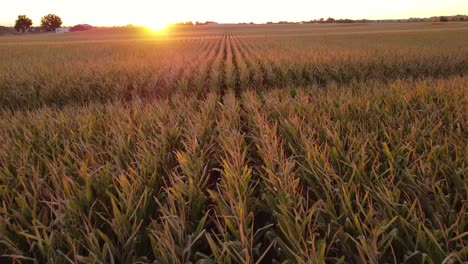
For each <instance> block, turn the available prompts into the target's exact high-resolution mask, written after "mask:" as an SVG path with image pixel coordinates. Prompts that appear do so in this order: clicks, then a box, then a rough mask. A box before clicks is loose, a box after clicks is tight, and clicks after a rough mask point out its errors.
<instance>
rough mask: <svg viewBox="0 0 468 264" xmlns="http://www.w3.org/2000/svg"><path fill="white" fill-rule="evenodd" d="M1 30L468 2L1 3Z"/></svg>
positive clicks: (291, 16) (398, 13) (358, 14)
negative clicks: (21, 19)
mask: <svg viewBox="0 0 468 264" xmlns="http://www.w3.org/2000/svg"><path fill="white" fill-rule="evenodd" d="M2 2H3V3H0V25H4V26H12V25H14V22H15V20H16V18H17V16H18V15H22V14H25V15H27V16H29V17H30V18H31V19H32V20H33V23H34V25H35V26H38V25H39V24H40V19H41V17H42V16H44V15H46V14H49V13H53V14H57V15H59V16H60V17H61V18H62V21H63V23H64V24H63V25H64V26H73V25H75V24H81V23H87V24H91V25H93V26H119V25H127V24H134V25H143V26H159V25H162V24H168V23H173V22H179V21H207V20H209V21H216V22H220V23H238V22H256V23H265V22H268V21H273V22H276V21H282V20H286V21H303V20H312V19H318V18H322V17H323V18H328V17H333V18H351V19H361V18H367V19H392V18H410V17H430V16H442V15H456V14H468V0H351V1H349V0H287V1H285V0H282V1H278V0H165V1H164V0H163V1H161V0H80V1H77V0H22V1H18V0H13V1H12V0H8V1H7V0H2Z"/></svg>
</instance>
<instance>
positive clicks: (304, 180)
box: [0, 23, 468, 263]
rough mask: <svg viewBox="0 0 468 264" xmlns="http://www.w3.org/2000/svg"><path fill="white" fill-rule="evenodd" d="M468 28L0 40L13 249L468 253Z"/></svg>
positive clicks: (5, 239) (230, 254)
mask: <svg viewBox="0 0 468 264" xmlns="http://www.w3.org/2000/svg"><path fill="white" fill-rule="evenodd" d="M467 74H468V27H466V25H465V23H457V24H450V23H448V24H444V25H443V26H442V25H439V24H437V23H436V24H430V23H419V24H402V25H400V24H395V25H391V24H384V25H372V24H369V25H352V26H350V25H339V26H338V25H286V26H285V25H263V26H228V25H224V26H223V25H219V26H206V27H205V28H203V27H202V28H200V29H198V28H197V29H192V28H190V29H183V28H181V29H177V28H174V29H171V30H169V32H168V33H167V34H166V35H151V34H150V33H148V32H141V31H138V30H123V29H122V30H120V31H118V30H114V31H111V30H105V29H100V30H95V31H92V32H84V33H72V34H64V35H60V36H58V35H38V36H15V37H2V38H0V138H1V143H0V261H4V262H13V263H463V262H465V261H468V232H467V230H468V213H467V207H468V200H467V199H468V198H467V197H468V181H467V174H468V166H467V163H468V155H467V153H468V144H467V141H468V131H467V125H468V116H467V113H468V102H467V91H468V75H467Z"/></svg>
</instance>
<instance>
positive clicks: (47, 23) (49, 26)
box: [41, 14, 62, 31]
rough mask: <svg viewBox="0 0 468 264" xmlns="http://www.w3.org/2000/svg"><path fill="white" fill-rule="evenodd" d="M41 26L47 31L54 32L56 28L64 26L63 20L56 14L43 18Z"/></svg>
mask: <svg viewBox="0 0 468 264" xmlns="http://www.w3.org/2000/svg"><path fill="white" fill-rule="evenodd" d="M41 25H42V27H43V28H45V29H46V30H47V31H54V30H55V29H56V28H59V27H60V26H62V19H61V18H60V17H59V16H57V15H54V14H48V15H47V16H44V17H42V18H41Z"/></svg>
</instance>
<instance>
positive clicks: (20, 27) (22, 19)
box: [15, 15, 33, 33]
mask: <svg viewBox="0 0 468 264" xmlns="http://www.w3.org/2000/svg"><path fill="white" fill-rule="evenodd" d="M32 24H33V23H32V20H31V19H30V18H29V17H27V16H26V15H19V16H18V19H16V22H15V30H16V31H18V32H20V31H21V32H23V33H24V32H26V31H27V30H29V29H30V28H31V26H32Z"/></svg>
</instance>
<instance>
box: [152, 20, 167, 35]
mask: <svg viewBox="0 0 468 264" xmlns="http://www.w3.org/2000/svg"><path fill="white" fill-rule="evenodd" d="M168 27H169V24H168V23H164V22H156V23H151V24H150V25H148V26H147V28H148V29H150V30H151V31H153V32H155V33H162V32H164V31H166V30H167V28H168Z"/></svg>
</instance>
